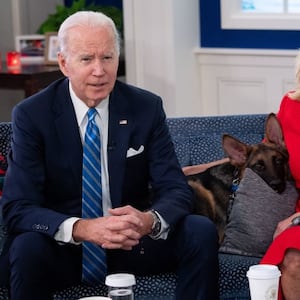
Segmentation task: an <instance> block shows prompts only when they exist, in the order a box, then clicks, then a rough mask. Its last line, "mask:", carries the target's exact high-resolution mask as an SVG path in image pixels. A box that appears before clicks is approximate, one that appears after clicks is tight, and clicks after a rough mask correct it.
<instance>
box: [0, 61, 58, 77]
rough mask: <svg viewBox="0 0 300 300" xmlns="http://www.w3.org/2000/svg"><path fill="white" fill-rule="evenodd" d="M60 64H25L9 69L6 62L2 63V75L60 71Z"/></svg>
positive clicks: (0, 70) (0, 69)
mask: <svg viewBox="0 0 300 300" xmlns="http://www.w3.org/2000/svg"><path fill="white" fill-rule="evenodd" d="M58 70H59V67H58V65H45V64H26V65H25V64H24V65H21V67H20V68H18V69H8V68H7V66H6V63H2V65H1V68H0V75H32V74H40V73H48V72H55V71H58Z"/></svg>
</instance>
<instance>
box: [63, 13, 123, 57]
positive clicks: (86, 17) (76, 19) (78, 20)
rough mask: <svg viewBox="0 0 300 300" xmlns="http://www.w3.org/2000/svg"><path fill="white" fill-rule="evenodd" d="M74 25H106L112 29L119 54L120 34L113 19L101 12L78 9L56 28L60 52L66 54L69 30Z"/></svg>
mask: <svg viewBox="0 0 300 300" xmlns="http://www.w3.org/2000/svg"><path fill="white" fill-rule="evenodd" d="M76 26H88V27H102V26H106V27H108V28H111V29H112V33H113V34H114V39H115V47H116V51H117V54H118V55H119V54H120V35H119V33H118V30H117V28H116V25H115V23H114V21H113V20H112V19H111V18H110V17H108V16H106V15H105V14H103V13H101V12H95V11H78V12H76V13H74V14H72V15H71V16H69V17H68V18H66V19H65V20H64V22H63V23H62V24H61V25H60V28H59V30H58V42H59V48H60V52H61V53H62V54H64V55H65V56H67V54H68V41H69V39H68V37H69V30H70V29H72V28H74V27H76Z"/></svg>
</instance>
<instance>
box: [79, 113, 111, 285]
mask: <svg viewBox="0 0 300 300" xmlns="http://www.w3.org/2000/svg"><path fill="white" fill-rule="evenodd" d="M96 115H97V111H96V109H95V108H90V109H89V111H88V113H87V116H88V124H87V128H86V133H85V137H84V143H83V165H82V218H84V219H90V218H97V217H101V216H103V209H102V188H101V153H100V147H101V143H100V132H99V127H98V126H97V124H96V121H95V116H96ZM82 251H83V252H82V281H83V282H85V283H88V284H93V283H98V282H104V279H105V276H106V255H105V250H104V249H103V248H101V247H100V246H98V245H95V244H92V243H90V242H83V244H82Z"/></svg>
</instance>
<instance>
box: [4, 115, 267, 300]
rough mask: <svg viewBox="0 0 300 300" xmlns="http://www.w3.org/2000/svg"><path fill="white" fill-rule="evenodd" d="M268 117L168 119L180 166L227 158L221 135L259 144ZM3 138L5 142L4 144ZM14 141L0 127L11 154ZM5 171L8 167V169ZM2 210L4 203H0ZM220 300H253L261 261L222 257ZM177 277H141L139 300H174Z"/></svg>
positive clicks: (87, 291) (61, 297)
mask: <svg viewBox="0 0 300 300" xmlns="http://www.w3.org/2000/svg"><path fill="white" fill-rule="evenodd" d="M265 118H266V115H263V114H261V115H234V116H211V117H188V118H169V119H168V120H167V124H168V126H169V129H170V133H171V135H172V139H173V142H174V146H175V150H176V154H177V156H178V159H179V162H180V164H181V166H187V165H192V164H198V163H205V162H209V161H213V160H216V159H220V158H223V157H224V153H223V149H222V144H221V141H222V135H223V134H224V133H228V134H231V135H233V136H235V137H236V138H238V139H240V140H241V141H243V142H246V143H259V142H260V141H261V140H262V139H263V136H264V122H265ZM1 138H2V140H1ZM10 138H11V126H10V124H9V123H0V153H1V151H2V153H4V152H3V149H1V145H2V147H3V148H5V153H7V151H8V147H9V142H10ZM5 168H6V165H5ZM0 208H1V199H0ZM1 221H2V220H1V214H0V253H1V245H2V243H3V240H4V238H3V237H4V236H5V234H6V233H5V227H4V226H3V224H2V222H1ZM219 259H220V299H221V300H246V299H247V300H250V296H249V288H248V280H247V277H246V272H247V270H248V268H249V266H250V265H252V264H256V263H258V262H259V258H256V257H248V256H240V255H232V254H224V253H220V255H219ZM175 287H176V276H175V275H174V274H160V275H153V276H138V277H137V285H136V286H135V290H134V292H135V299H136V300H150V299H151V300H156V299H157V300H171V299H174V292H175ZM106 293H107V291H106V288H105V287H104V286H102V285H97V286H94V287H87V286H84V285H80V286H74V287H71V288H68V289H66V290H63V291H59V292H57V293H56V295H55V297H54V299H56V300H72V299H78V298H80V297H84V296H94V295H106ZM7 299H8V295H7V290H6V289H5V288H0V300H7Z"/></svg>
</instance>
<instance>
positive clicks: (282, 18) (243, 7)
mask: <svg viewBox="0 0 300 300" xmlns="http://www.w3.org/2000/svg"><path fill="white" fill-rule="evenodd" d="M221 18H222V22H221V24H222V29H271V30H299V29H300V22H299V18H300V1H299V0H221Z"/></svg>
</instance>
